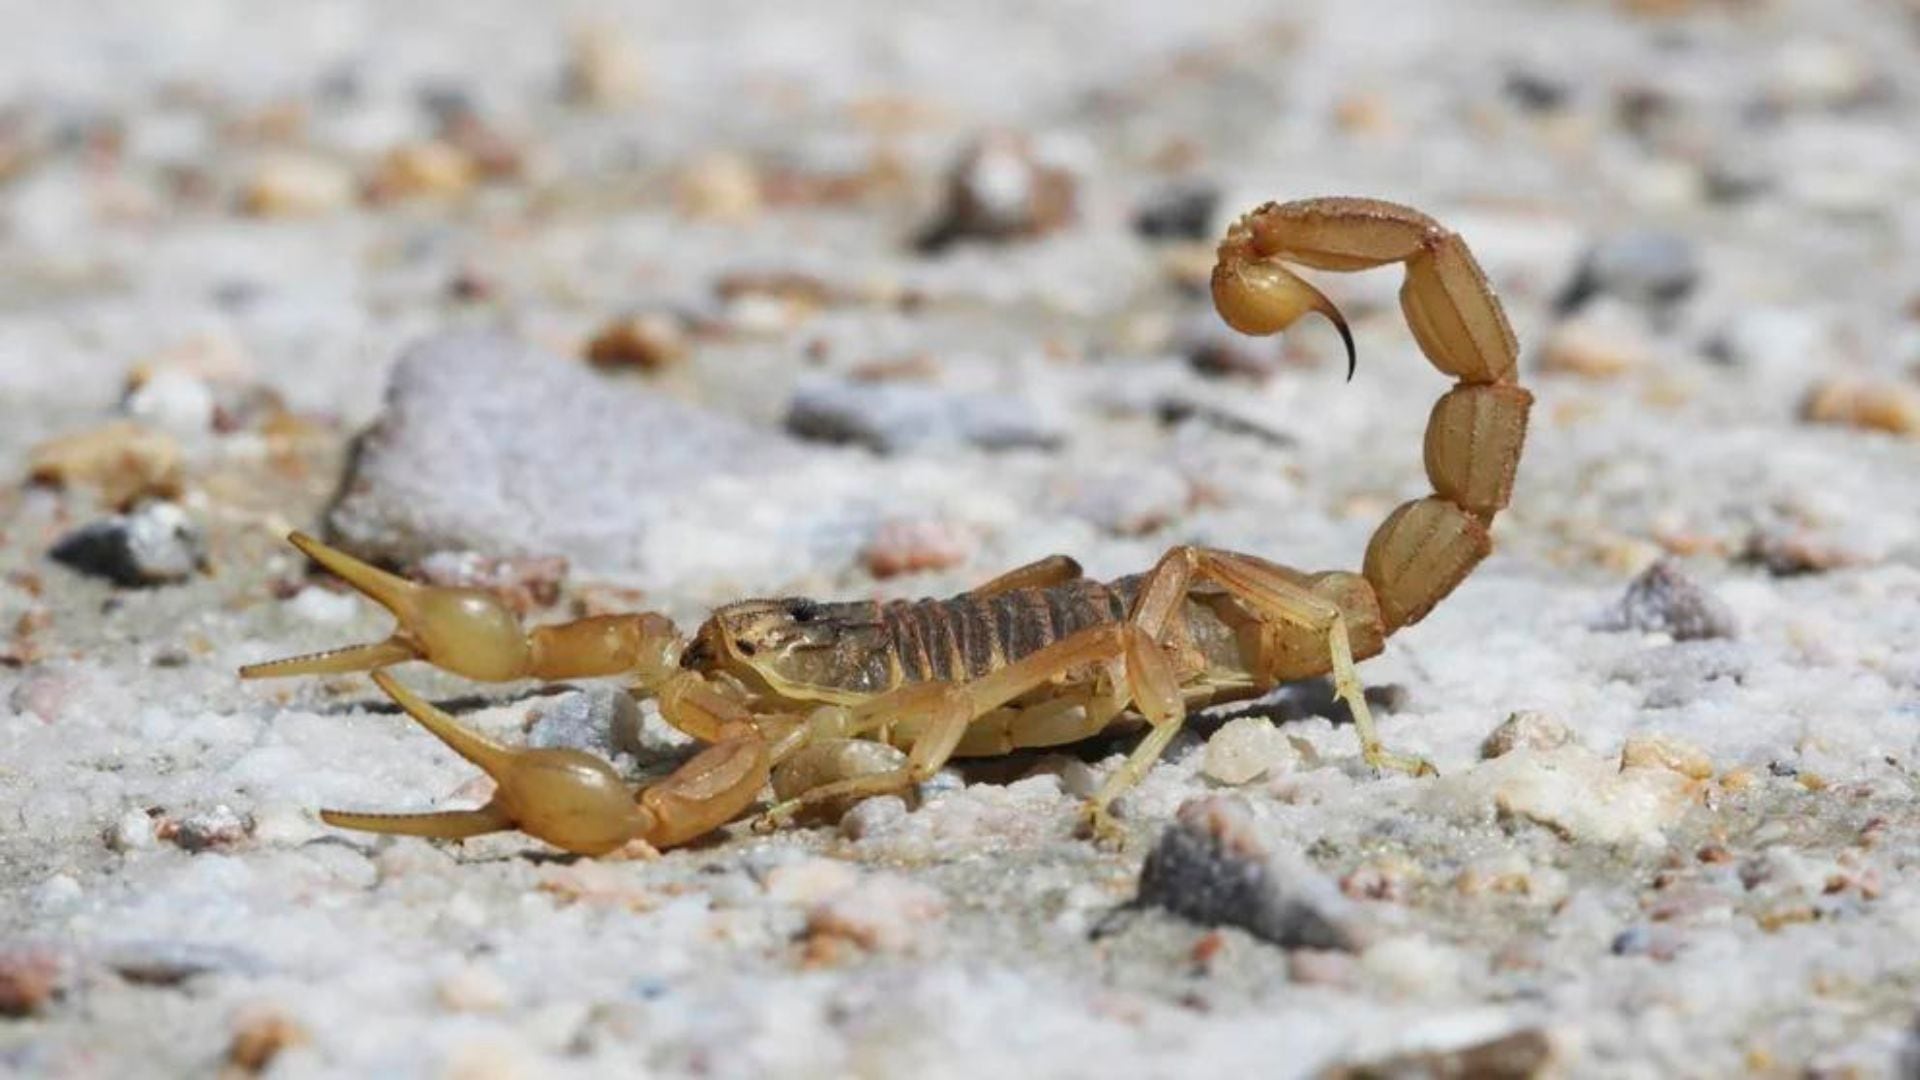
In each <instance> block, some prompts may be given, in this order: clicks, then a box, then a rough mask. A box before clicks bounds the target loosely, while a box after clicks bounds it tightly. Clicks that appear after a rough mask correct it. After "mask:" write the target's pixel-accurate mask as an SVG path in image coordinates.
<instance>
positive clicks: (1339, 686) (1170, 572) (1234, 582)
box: [1133, 547, 1434, 775]
mask: <svg viewBox="0 0 1920 1080" xmlns="http://www.w3.org/2000/svg"><path fill="white" fill-rule="evenodd" d="M1312 580H1313V579H1308V578H1305V577H1303V576H1300V575H1295V574H1293V573H1292V572H1290V571H1287V570H1285V569H1284V568H1282V567H1278V566H1274V565H1272V564H1269V563H1266V562H1264V561H1262V560H1259V559H1254V558H1251V557H1249V556H1246V555H1241V554H1238V553H1236V552H1231V551H1220V550H1217V549H1213V548H1201V547H1178V548H1174V549H1173V550H1172V551H1169V552H1167V554H1166V555H1165V556H1163V557H1162V558H1161V560H1160V562H1159V563H1158V564H1156V565H1155V566H1154V568H1153V570H1152V571H1151V572H1150V573H1149V574H1148V576H1147V580H1146V582H1145V583H1144V584H1143V585H1142V586H1141V589H1140V594H1139V597H1138V599H1137V600H1136V601H1135V607H1134V615H1133V617H1134V618H1135V619H1136V620H1138V621H1140V622H1141V623H1142V625H1143V626H1146V627H1148V628H1159V627H1164V626H1166V625H1167V623H1168V621H1169V620H1171V619H1172V618H1173V617H1174V615H1175V614H1176V613H1177V612H1178V611H1179V607H1180V605H1181V603H1182V602H1183V601H1184V600H1185V599H1186V595H1187V591H1188V589H1190V588H1191V587H1192V585H1193V584H1194V583H1195V582H1197V581H1206V582H1211V583H1212V584H1214V585H1216V586H1218V587H1219V588H1221V589H1224V590H1225V591H1226V592H1227V593H1228V594H1229V595H1231V596H1232V597H1233V598H1234V599H1236V600H1238V601H1240V602H1241V603H1243V604H1245V605H1246V606H1247V607H1248V608H1250V609H1251V610H1252V611H1253V612H1254V613H1255V614H1256V615H1258V616H1259V617H1260V618H1262V619H1263V620H1266V621H1268V622H1270V623H1272V624H1275V626H1276V628H1277V629H1279V630H1281V631H1285V630H1286V629H1287V628H1290V627H1297V628H1299V629H1301V630H1304V631H1306V632H1307V633H1308V634H1311V635H1313V636H1314V637H1315V638H1316V639H1318V640H1319V641H1321V642H1323V643H1324V647H1325V649H1326V659H1325V663H1326V666H1325V667H1321V668H1320V670H1321V671H1326V670H1329V669H1331V671H1332V673H1333V683H1334V693H1335V694H1336V695H1337V696H1338V697H1339V698H1340V700H1342V701H1344V702H1346V703H1347V709H1348V711H1349V712H1351V713H1352V714H1353V725H1354V729H1355V731H1357V732H1358V733H1359V736H1360V748H1361V752H1362V754H1363V755H1364V756H1365V758H1366V761H1367V764H1369V765H1373V766H1375V767H1379V768H1389V769H1398V770H1401V771H1404V772H1410V773H1413V774H1415V775H1421V774H1425V773H1431V772H1433V771H1434V768H1433V766H1432V765H1431V764H1429V763H1427V762H1426V761H1424V760H1422V759H1420V758H1416V757H1409V756H1406V755H1402V754H1395V753H1391V752H1389V751H1388V750H1387V749H1386V747H1385V746H1384V745H1382V744H1381V742H1380V736H1379V733H1378V732H1377V731H1376V730H1375V728H1374V723H1373V713H1372V712H1371V711H1370V710H1369V709H1368V708H1367V700H1366V695H1365V694H1364V693H1363V691H1362V689H1361V684H1360V675H1359V672H1358V671H1357V670H1356V669H1355V667H1354V655H1353V640H1352V635H1351V633H1350V630H1349V626H1348V613H1347V612H1346V611H1345V610H1343V608H1342V606H1341V605H1340V604H1337V603H1335V602H1334V601H1333V600H1331V599H1329V598H1328V597H1327V596H1325V595H1322V594H1321V593H1319V592H1316V591H1314V590H1313V589H1312V588H1310V587H1309V584H1308V583H1309V582H1311V581H1312ZM1374 622H1375V623H1376V624H1377V616H1376V617H1374ZM1370 630H1371V638H1372V640H1376V641H1377V640H1378V630H1377V625H1376V626H1374V627H1372V628H1370ZM1277 641H1278V642H1279V643H1285V642H1284V639H1277Z"/></svg>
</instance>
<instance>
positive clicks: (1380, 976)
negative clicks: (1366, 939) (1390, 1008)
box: [1360, 934, 1463, 999]
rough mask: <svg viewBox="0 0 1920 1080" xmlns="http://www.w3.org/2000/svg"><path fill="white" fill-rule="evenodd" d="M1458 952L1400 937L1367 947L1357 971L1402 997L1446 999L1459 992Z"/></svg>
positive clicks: (1419, 939) (1420, 937) (1426, 939)
mask: <svg viewBox="0 0 1920 1080" xmlns="http://www.w3.org/2000/svg"><path fill="white" fill-rule="evenodd" d="M1462 961H1463V958H1462V956H1461V950H1460V949H1459V948H1457V947H1455V946H1452V945H1448V944H1445V943H1443V942H1439V941H1435V940H1433V939H1432V938H1429V937H1426V936H1425V935H1422V934H1404V935H1401V936H1398V937H1391V938H1387V939H1386V940H1384V941H1380V942H1378V943H1376V944H1373V945H1370V946H1368V948H1367V950H1366V952H1364V953H1362V954H1361V957H1360V967H1361V970H1362V971H1364V972H1365V973H1366V974H1367V975H1368V976H1369V977H1371V978H1372V979H1373V980H1374V981H1376V982H1378V983H1380V984H1381V985H1383V986H1384V987H1385V988H1387V989H1388V990H1389V991H1391V992H1392V993H1394V994H1396V995H1400V996H1404V997H1420V998H1428V999H1434V998H1446V997H1450V996H1452V995H1455V994H1458V993H1459V992H1460V983H1461V980H1462V975H1463V971H1462Z"/></svg>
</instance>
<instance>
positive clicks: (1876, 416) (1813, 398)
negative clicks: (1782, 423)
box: [1800, 377, 1920, 437]
mask: <svg viewBox="0 0 1920 1080" xmlns="http://www.w3.org/2000/svg"><path fill="white" fill-rule="evenodd" d="M1800 415H1801V417H1802V418H1803V419H1805V420H1808V421H1810V422H1812V423H1815V424H1838V425H1841V426H1844V427H1852V428H1859V429H1861V430H1863V431H1884V432H1887V433H1888V434H1891V435H1906V436H1910V437H1911V436H1920V388H1915V387H1913V386H1910V385H1908V384H1906V383H1903V382H1896V381H1894V380H1892V379H1877V378H1869V377H1837V378H1831V379H1826V380H1824V381H1822V382H1820V383H1818V384H1816V385H1815V386H1814V387H1813V389H1811V390H1809V391H1807V396H1806V400H1805V401H1804V402H1803V403H1802V404H1801V406H1800Z"/></svg>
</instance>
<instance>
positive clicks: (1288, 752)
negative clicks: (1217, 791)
mask: <svg viewBox="0 0 1920 1080" xmlns="http://www.w3.org/2000/svg"><path fill="white" fill-rule="evenodd" d="M1299 757H1300V755H1299V753H1298V752H1297V751H1296V750H1294V748H1293V743H1292V741H1291V740H1289V739H1288V738H1287V737H1286V735H1285V734H1283V733H1282V732H1281V731H1280V729H1279V728H1278V727H1276V726H1274V723H1273V721H1271V720H1269V719H1267V718H1266V717H1264V716H1237V717H1235V718H1233V719H1232V720H1229V721H1227V722H1226V723H1224V724H1222V725H1220V730H1219V731H1216V732H1214V733H1213V737H1212V738H1210V739H1208V740H1207V749H1206V754H1205V756H1204V757H1203V758H1202V760H1201V765H1200V771H1201V772H1202V773H1205V774H1206V775H1207V776H1208V777H1209V778H1211V779H1213V780H1217V781H1219V782H1220V783H1222V784H1234V785H1238V784H1246V783H1250V782H1252V781H1254V780H1258V779H1259V778H1260V777H1262V776H1265V775H1267V774H1268V773H1269V772H1276V771H1278V772H1285V771H1287V770H1288V769H1290V768H1291V767H1292V766H1293V765H1295V764H1296V763H1297V762H1298V761H1299Z"/></svg>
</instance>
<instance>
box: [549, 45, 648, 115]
mask: <svg viewBox="0 0 1920 1080" xmlns="http://www.w3.org/2000/svg"><path fill="white" fill-rule="evenodd" d="M566 81H567V95H568V96H569V97H570V98H572V99H573V100H574V101H576V102H579V103H580V104H583V105H591V106H595V107H597V108H618V107H620V106H624V105H632V104H634V103H635V102H638V101H640V100H641V99H643V98H645V97H646V96H647V82H648V79H647V61H646V57H645V55H644V54H643V53H642V52H641V50H640V46H639V45H638V44H636V43H635V42H634V40H633V39H632V38H630V37H628V36H627V35H626V34H625V33H623V32H622V31H620V30H618V29H616V28H614V27H611V26H594V27H590V28H585V29H582V30H581V31H580V32H579V33H577V34H575V35H574V37H573V42H572V54H571V55H570V56H569V57H568V60H567V75H566Z"/></svg>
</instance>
